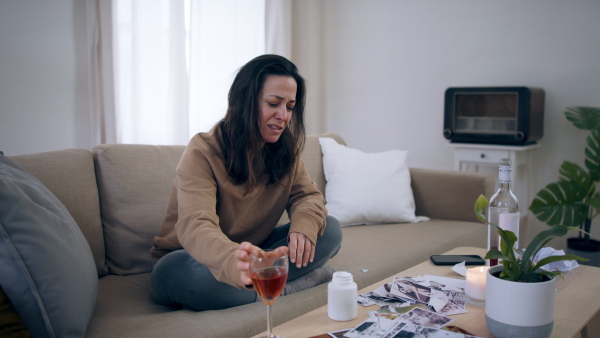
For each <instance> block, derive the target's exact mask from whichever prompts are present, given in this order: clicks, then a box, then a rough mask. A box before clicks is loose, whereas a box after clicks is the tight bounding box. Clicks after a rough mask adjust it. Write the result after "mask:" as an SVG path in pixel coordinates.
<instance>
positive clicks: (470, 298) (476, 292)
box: [465, 266, 489, 306]
mask: <svg viewBox="0 0 600 338" xmlns="http://www.w3.org/2000/svg"><path fill="white" fill-rule="evenodd" d="M488 269H489V267H487V266H480V267H475V268H470V269H467V275H466V285H465V301H466V302H467V304H470V305H475V306H485V284H486V278H487V271H488Z"/></svg>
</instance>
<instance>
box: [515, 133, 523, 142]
mask: <svg viewBox="0 0 600 338" xmlns="http://www.w3.org/2000/svg"><path fill="white" fill-rule="evenodd" d="M515 138H516V139H517V141H523V140H524V139H525V133H523V132H522V131H520V132H518V133H516V134H515Z"/></svg>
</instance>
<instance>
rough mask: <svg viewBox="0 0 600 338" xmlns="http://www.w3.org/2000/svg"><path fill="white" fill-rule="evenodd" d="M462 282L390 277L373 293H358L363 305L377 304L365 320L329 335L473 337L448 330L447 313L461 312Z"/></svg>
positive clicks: (450, 320) (432, 278)
mask: <svg viewBox="0 0 600 338" xmlns="http://www.w3.org/2000/svg"><path fill="white" fill-rule="evenodd" d="M464 286H465V281H464V280H460V279H454V278H446V277H438V276H430V275H426V276H419V277H416V278H411V277H403V278H399V277H394V280H393V281H392V282H391V283H387V284H385V285H383V286H381V287H379V288H378V289H376V290H375V291H373V292H368V293H365V294H362V295H359V296H358V303H359V304H360V305H363V306H371V305H378V306H379V307H380V308H381V310H378V311H370V312H369V316H370V317H369V319H367V320H366V321H364V322H362V323H361V324H360V325H358V326H356V327H354V328H352V329H350V330H344V331H339V332H331V333H329V336H331V337H347V338H355V337H360V338H365V337H384V338H393V337H427V338H429V337H457V338H458V337H474V336H472V335H468V334H465V333H461V332H453V331H450V330H448V324H449V323H451V322H452V321H453V320H454V319H452V318H450V317H448V316H450V315H454V314H459V313H465V312H467V311H466V309H465V296H464Z"/></svg>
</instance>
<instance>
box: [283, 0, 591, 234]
mask: <svg viewBox="0 0 600 338" xmlns="http://www.w3.org/2000/svg"><path fill="white" fill-rule="evenodd" d="M302 3H303V4H306V5H304V7H306V8H305V10H304V12H298V11H297V12H296V17H295V18H294V19H295V21H294V29H295V30H304V29H310V28H309V27H311V26H313V25H317V26H320V27H322V30H321V34H320V39H321V41H319V43H318V44H317V43H316V42H315V41H314V40H315V39H317V38H318V37H317V36H316V35H315V34H313V35H312V36H303V35H302V34H298V35H297V36H299V37H304V40H299V41H295V44H294V46H295V50H294V54H293V55H294V56H295V57H297V59H294V61H296V62H297V63H298V64H300V65H306V64H310V63H311V62H317V63H319V62H320V63H319V69H320V70H321V71H322V72H321V73H314V72H313V73H310V74H309V76H319V77H320V78H321V79H322V80H323V82H322V83H321V84H320V86H321V87H320V90H321V91H322V92H320V93H315V92H310V91H309V95H310V96H309V100H312V99H316V100H317V101H318V102H317V103H316V104H314V106H313V109H320V112H319V113H321V114H323V115H324V116H325V118H326V120H325V124H324V125H322V126H321V129H320V130H313V132H320V131H325V130H328V131H333V132H336V133H339V134H341V135H342V136H343V137H344V139H345V140H346V141H347V143H348V145H349V146H351V147H355V148H358V149H361V150H363V151H383V150H388V149H394V148H396V149H398V148H399V149H407V150H409V151H410V154H409V158H408V163H409V166H412V167H424V168H433V169H452V167H453V148H451V147H450V146H449V145H448V141H447V140H446V139H444V138H443V136H442V130H443V120H442V118H443V104H444V101H443V100H444V96H443V95H444V91H445V89H446V88H448V87H453V86H503V85H507V86H508V85H510V86H514V85H524V86H537V87H542V88H543V89H545V91H546V112H545V125H544V134H545V135H544V138H543V140H542V146H541V147H540V148H538V149H536V150H534V151H533V154H532V156H533V163H534V168H533V171H534V172H535V175H533V176H532V178H531V186H532V195H534V194H535V193H537V191H538V190H540V189H541V188H542V187H544V186H545V185H546V184H548V183H550V182H552V181H555V180H556V179H557V175H558V167H559V166H560V164H561V163H562V161H563V160H564V159H568V160H570V161H573V162H577V163H579V164H582V165H583V160H584V153H583V149H584V144H585V143H584V142H585V141H584V140H585V135H584V134H583V133H582V132H580V131H578V130H577V129H575V127H573V126H572V125H571V123H570V122H568V121H567V120H566V119H565V117H564V110H565V107H567V106H573V105H590V106H600V95H599V93H600V92H599V90H600V65H599V61H598V60H600V35H599V34H598V32H600V20H598V14H599V13H600V2H599V1H596V0H586V1H547V0H534V1H521V0H504V1H480V0H454V1H446V0H429V1H420V0H403V1H394V0H385V1H384V0H377V1H365V0H328V1H322V2H318V1H316V2H315V1H307V2H304V1H303V2H302ZM296 6H300V5H299V4H298V2H297V3H296ZM314 7H320V8H319V9H318V10H316V9H314ZM317 12H319V13H318V15H317ZM296 43H299V44H296ZM315 44H317V45H318V46H319V48H320V53H319V55H318V56H313V57H312V59H307V58H306V56H307V55H310V53H309V52H307V51H305V50H303V49H306V48H311V46H313V45H315ZM299 51H302V52H301V53H300V54H298V53H299ZM301 69H302V68H301ZM309 70H310V69H309ZM309 89H310V88H309ZM311 114H312V115H313V116H314V115H318V114H317V113H315V112H311ZM488 197H489V196H488ZM530 202H531V201H522V202H521V203H522V208H526V207H528V206H529V203H530ZM531 218H532V217H530V219H531ZM530 224H531V225H530V233H531V230H532V228H533V229H534V230H533V231H536V232H537V231H538V230H539V229H543V228H544V227H545V225H543V224H541V223H540V222H539V221H537V220H531V221H530ZM595 227H596V228H598V225H595ZM592 234H593V235H595V237H598V235H597V234H600V231H599V230H598V229H595V231H594V232H592Z"/></svg>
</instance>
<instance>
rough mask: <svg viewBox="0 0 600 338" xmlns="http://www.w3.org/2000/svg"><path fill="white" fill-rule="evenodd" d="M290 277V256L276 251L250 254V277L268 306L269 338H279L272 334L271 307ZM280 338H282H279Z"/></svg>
mask: <svg viewBox="0 0 600 338" xmlns="http://www.w3.org/2000/svg"><path fill="white" fill-rule="evenodd" d="M287 276H288V256H287V254H286V253H285V252H283V251H278V250H274V249H269V250H257V251H253V252H252V253H251V254H250V277H251V278H252V284H253V285H254V289H255V290H256V292H257V293H258V295H259V296H260V298H261V299H262V301H263V302H264V303H265V304H267V332H268V335H267V337H269V338H278V337H279V336H274V335H273V332H272V320H271V305H273V303H275V301H276V300H277V298H279V296H280V295H281V292H282V291H283V287H284V286H285V282H286V281H287ZM279 338H280V337H279Z"/></svg>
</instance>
